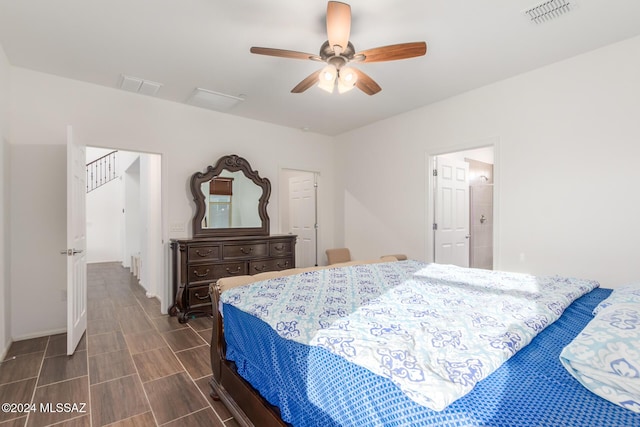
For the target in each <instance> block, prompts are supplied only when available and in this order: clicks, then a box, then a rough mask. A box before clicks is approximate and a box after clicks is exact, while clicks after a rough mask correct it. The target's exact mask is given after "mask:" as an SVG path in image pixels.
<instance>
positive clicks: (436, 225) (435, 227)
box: [433, 222, 438, 230]
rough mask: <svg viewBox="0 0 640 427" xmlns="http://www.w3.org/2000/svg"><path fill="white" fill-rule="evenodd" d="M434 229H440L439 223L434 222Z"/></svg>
mask: <svg viewBox="0 0 640 427" xmlns="http://www.w3.org/2000/svg"><path fill="white" fill-rule="evenodd" d="M433 229H434V230H437V229H438V224H436V223H435V222H434V223H433Z"/></svg>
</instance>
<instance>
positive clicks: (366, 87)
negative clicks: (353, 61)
mask: <svg viewBox="0 0 640 427" xmlns="http://www.w3.org/2000/svg"><path fill="white" fill-rule="evenodd" d="M351 68H352V69H353V71H355V73H356V74H357V75H358V80H356V87H357V88H358V89H360V90H361V91H363V92H364V93H366V94H367V95H375V94H376V93H378V92H380V91H381V90H382V88H381V87H380V85H379V84H378V83H376V82H375V81H374V80H373V79H372V78H371V77H369V75H367V74H365V73H364V72H362V71H360V70H358V69H357V68H353V67H351Z"/></svg>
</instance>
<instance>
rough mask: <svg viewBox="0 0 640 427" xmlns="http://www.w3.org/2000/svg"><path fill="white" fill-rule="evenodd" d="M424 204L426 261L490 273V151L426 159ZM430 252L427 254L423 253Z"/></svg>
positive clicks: (492, 232) (492, 174) (493, 163)
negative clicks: (426, 182)
mask: <svg viewBox="0 0 640 427" xmlns="http://www.w3.org/2000/svg"><path fill="white" fill-rule="evenodd" d="M428 162H429V176H430V178H431V180H430V181H431V182H430V185H429V186H428V188H429V196H428V197H427V199H428V206H429V207H428V212H429V215H428V216H429V220H428V221H429V225H430V227H429V228H428V230H429V231H431V233H430V237H429V238H428V239H427V241H428V252H431V254H432V257H431V259H432V260H433V261H434V262H437V263H442V264H453V265H458V266H461V267H471V268H482V269H488V270H491V269H493V268H494V253H495V252H496V251H495V247H494V235H495V234H496V233H495V230H494V228H495V220H494V218H495V210H496V209H495V202H494V201H495V196H494V183H495V180H494V177H495V166H496V156H495V150H494V145H491V146H486V147H481V148H473V149H466V150H460V151H454V152H444V153H438V154H433V155H430V156H429V158H428ZM429 249H431V250H429Z"/></svg>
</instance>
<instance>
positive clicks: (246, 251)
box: [240, 248, 253, 255]
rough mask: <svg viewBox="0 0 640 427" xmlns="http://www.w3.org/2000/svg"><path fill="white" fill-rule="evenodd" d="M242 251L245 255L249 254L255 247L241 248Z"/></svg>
mask: <svg viewBox="0 0 640 427" xmlns="http://www.w3.org/2000/svg"><path fill="white" fill-rule="evenodd" d="M240 252H242V253H243V254H245V255H249V254H250V253H251V252H253V248H249V250H246V249H245V248H240Z"/></svg>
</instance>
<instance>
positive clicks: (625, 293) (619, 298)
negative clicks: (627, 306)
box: [593, 283, 640, 316]
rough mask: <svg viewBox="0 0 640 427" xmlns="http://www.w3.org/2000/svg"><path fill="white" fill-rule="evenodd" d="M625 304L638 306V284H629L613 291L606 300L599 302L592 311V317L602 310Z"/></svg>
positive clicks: (639, 300)
mask: <svg viewBox="0 0 640 427" xmlns="http://www.w3.org/2000/svg"><path fill="white" fill-rule="evenodd" d="M625 302H628V303H636V304H640V283H630V284H628V285H625V286H623V287H621V288H617V289H614V290H613V292H612V293H611V295H609V297H608V298H607V299H605V300H604V301H602V302H600V304H598V305H597V306H596V308H594V309H593V315H594V316H595V315H596V314H598V313H599V312H600V310H602V309H603V308H606V307H609V306H611V305H614V304H618V303H625Z"/></svg>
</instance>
